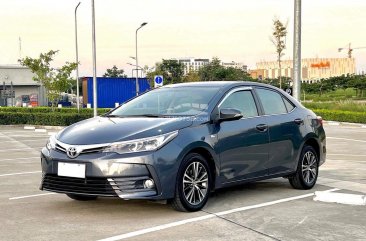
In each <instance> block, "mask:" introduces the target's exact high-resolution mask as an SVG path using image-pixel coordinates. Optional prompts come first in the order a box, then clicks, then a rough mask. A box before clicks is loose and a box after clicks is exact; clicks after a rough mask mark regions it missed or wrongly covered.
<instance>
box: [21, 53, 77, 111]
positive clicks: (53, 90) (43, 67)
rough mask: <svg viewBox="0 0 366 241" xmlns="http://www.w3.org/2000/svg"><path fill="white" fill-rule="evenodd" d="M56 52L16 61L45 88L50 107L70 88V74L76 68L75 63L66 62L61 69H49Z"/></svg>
mask: <svg viewBox="0 0 366 241" xmlns="http://www.w3.org/2000/svg"><path fill="white" fill-rule="evenodd" d="M57 52H58V51H55V50H50V51H48V52H47V53H41V54H40V55H39V58H31V57H25V58H23V59H20V60H18V61H19V63H20V64H21V65H23V66H26V67H28V68H29V69H30V70H31V71H32V73H33V74H35V75H34V76H33V80H34V81H36V82H38V83H40V84H42V85H43V86H44V87H45V88H46V93H47V97H48V100H49V101H51V103H52V106H54V104H56V101H57V100H58V99H59V98H60V95H61V93H62V92H66V91H67V90H68V89H70V86H72V81H73V79H72V78H71V77H70V75H71V72H72V71H74V70H75V69H76V67H77V63H69V62H66V63H65V65H64V66H62V67H61V68H53V67H51V62H52V61H53V60H54V56H55V54H56V53H57Z"/></svg>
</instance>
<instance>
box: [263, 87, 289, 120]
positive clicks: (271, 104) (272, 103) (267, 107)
mask: <svg viewBox="0 0 366 241" xmlns="http://www.w3.org/2000/svg"><path fill="white" fill-rule="evenodd" d="M257 93H258V97H259V99H260V100H261V102H262V106H263V109H264V113H265V114H266V115H275V114H283V113H287V110H286V107H285V104H284V103H283V100H282V97H281V95H280V94H279V93H277V92H275V91H272V90H268V89H257Z"/></svg>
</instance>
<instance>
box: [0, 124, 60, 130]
mask: <svg viewBox="0 0 366 241" xmlns="http://www.w3.org/2000/svg"><path fill="white" fill-rule="evenodd" d="M0 126H2V127H10V128H19V127H20V128H24V130H35V129H46V130H62V129H63V128H65V127H66V126H42V125H27V124H25V125H0Z"/></svg>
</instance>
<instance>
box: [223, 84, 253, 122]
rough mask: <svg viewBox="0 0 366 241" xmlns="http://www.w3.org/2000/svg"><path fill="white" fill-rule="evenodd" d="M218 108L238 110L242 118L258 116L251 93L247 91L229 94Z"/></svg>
mask: <svg viewBox="0 0 366 241" xmlns="http://www.w3.org/2000/svg"><path fill="white" fill-rule="evenodd" d="M219 107H220V109H222V108H233V109H237V110H240V112H241V113H242V114H243V116H244V117H253V116H258V110H257V106H256V104H255V101H254V98H253V95H252V92H251V91H248V90H244V91H238V92H234V93H232V94H230V95H229V96H228V97H227V98H226V99H225V100H224V102H222V103H221V105H220V106H219Z"/></svg>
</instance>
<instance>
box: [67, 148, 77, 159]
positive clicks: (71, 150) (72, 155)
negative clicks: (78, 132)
mask: <svg viewBox="0 0 366 241" xmlns="http://www.w3.org/2000/svg"><path fill="white" fill-rule="evenodd" d="M66 154H67V156H68V157H70V158H76V157H77V156H78V155H79V153H78V151H77V150H76V148H75V147H73V146H71V147H69V148H68V149H67V151H66Z"/></svg>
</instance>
